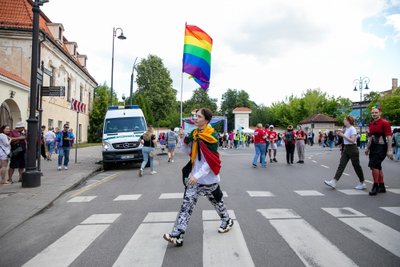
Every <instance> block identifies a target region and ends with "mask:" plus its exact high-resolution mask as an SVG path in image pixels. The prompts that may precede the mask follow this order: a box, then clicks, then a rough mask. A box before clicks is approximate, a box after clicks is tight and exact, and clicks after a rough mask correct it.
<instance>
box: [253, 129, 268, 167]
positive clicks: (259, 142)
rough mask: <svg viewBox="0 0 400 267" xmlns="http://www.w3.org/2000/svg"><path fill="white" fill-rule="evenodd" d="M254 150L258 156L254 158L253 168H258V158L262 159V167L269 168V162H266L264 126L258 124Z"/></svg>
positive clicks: (255, 132)
mask: <svg viewBox="0 0 400 267" xmlns="http://www.w3.org/2000/svg"><path fill="white" fill-rule="evenodd" d="M254 149H255V152H256V154H255V155H254V158H253V167H254V168H257V161H258V157H260V158H261V165H262V166H263V167H264V168H265V167H267V162H266V161H265V154H266V153H265V151H266V144H265V131H264V130H263V129H262V124H261V123H258V124H257V129H256V130H255V131H254Z"/></svg>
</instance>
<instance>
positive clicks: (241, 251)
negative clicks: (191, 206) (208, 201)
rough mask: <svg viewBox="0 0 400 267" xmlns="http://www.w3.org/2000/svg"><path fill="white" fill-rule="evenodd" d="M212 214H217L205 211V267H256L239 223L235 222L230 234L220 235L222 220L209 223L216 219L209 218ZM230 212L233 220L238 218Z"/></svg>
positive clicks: (218, 219) (217, 219) (217, 218)
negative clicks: (218, 230) (219, 228)
mask: <svg viewBox="0 0 400 267" xmlns="http://www.w3.org/2000/svg"><path fill="white" fill-rule="evenodd" d="M210 212H213V213H214V214H216V212H215V211H212V210H211V211H206V210H204V211H203V220H205V221H203V230H204V232H203V266H205V267H211V266H230V267H231V266H232V267H233V266H238V267H242V266H246V267H247V266H250V267H251V266H254V262H253V259H252V258H251V255H250V252H249V249H248V247H247V244H246V241H245V239H244V236H243V233H242V230H241V228H240V225H239V223H238V222H237V221H235V223H234V225H233V228H232V229H231V230H230V231H229V232H227V233H223V234H219V233H218V232H217V229H218V227H219V225H220V223H221V222H220V218H219V217H218V216H217V217H216V218H215V219H216V220H214V221H209V219H211V218H214V217H210V216H209V213H210ZM228 212H229V213H230V216H231V218H232V219H234V218H236V216H235V213H234V212H233V211H232V210H230V211H228Z"/></svg>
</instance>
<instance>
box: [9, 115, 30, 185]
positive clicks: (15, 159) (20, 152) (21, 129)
mask: <svg viewBox="0 0 400 267" xmlns="http://www.w3.org/2000/svg"><path fill="white" fill-rule="evenodd" d="M9 137H10V138H11V151H12V152H13V153H12V154H13V155H12V156H11V158H10V168H9V169H8V181H9V182H11V183H13V182H14V181H13V179H12V177H13V175H14V170H15V169H18V174H19V178H18V182H22V174H23V172H24V170H25V163H26V162H25V154H26V135H25V123H23V122H17V124H16V125H15V130H11V131H10V133H9Z"/></svg>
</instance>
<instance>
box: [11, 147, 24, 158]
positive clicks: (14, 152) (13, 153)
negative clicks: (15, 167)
mask: <svg viewBox="0 0 400 267" xmlns="http://www.w3.org/2000/svg"><path fill="white" fill-rule="evenodd" d="M23 151H24V149H23V148H22V147H21V146H19V147H17V148H15V149H11V152H10V158H13V157H17V156H18V155H19V154H20V153H21V152H23Z"/></svg>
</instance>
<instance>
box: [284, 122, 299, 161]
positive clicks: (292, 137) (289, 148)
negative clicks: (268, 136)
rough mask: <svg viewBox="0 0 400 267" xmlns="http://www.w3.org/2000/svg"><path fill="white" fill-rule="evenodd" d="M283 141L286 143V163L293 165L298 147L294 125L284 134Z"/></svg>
mask: <svg viewBox="0 0 400 267" xmlns="http://www.w3.org/2000/svg"><path fill="white" fill-rule="evenodd" d="M283 140H284V141H285V148H286V162H287V164H293V160H294V148H295V146H296V134H295V133H294V131H293V126H292V125H289V126H288V127H287V128H286V132H284V133H283Z"/></svg>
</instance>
